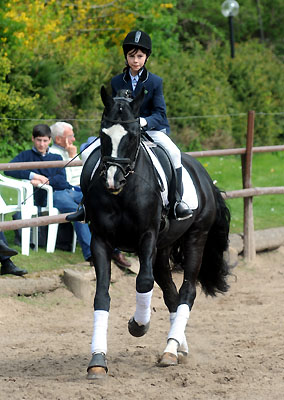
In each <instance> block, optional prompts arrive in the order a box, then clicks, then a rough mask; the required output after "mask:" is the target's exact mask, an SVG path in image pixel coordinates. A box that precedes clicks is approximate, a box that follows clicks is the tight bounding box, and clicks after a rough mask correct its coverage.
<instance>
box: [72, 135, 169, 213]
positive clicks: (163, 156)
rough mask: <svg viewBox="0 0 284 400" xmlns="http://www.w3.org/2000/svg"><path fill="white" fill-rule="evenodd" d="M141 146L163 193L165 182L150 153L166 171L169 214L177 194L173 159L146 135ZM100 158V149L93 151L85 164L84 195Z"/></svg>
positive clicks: (166, 206) (82, 180) (82, 179)
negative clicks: (150, 153)
mask: <svg viewBox="0 0 284 400" xmlns="http://www.w3.org/2000/svg"><path fill="white" fill-rule="evenodd" d="M140 146H142V149H143V151H144V152H145V154H146V155H147V157H148V158H149V160H150V162H151V164H152V166H153V171H154V175H155V176H156V179H157V181H158V182H159V184H160V188H161V192H162V191H163V190H164V189H165V188H164V185H163V180H162V178H161V176H160V174H159V172H158V171H157V169H156V167H155V165H154V163H153V160H152V157H151V156H150V155H149V151H151V152H152V153H153V154H154V156H155V157H156V158H157V160H158V162H159V163H160V165H161V167H162V170H163V171H164V175H165V177H166V184H167V192H168V205H165V204H164V209H165V210H164V211H165V213H166V214H168V212H169V210H170V209H172V207H173V205H174V203H175V193H176V172H175V168H174V165H173V163H172V160H171V157H170V155H169V154H168V152H167V150H166V149H165V148H163V147H162V146H161V145H160V144H156V143H153V141H152V140H151V139H150V140H149V138H148V137H146V136H144V135H143V137H142V142H141V144H140ZM146 146H147V147H148V149H146ZM100 156H101V152H100V147H97V148H96V149H94V150H93V152H92V153H91V154H90V156H89V157H88V158H87V160H86V162H85V164H84V169H83V173H82V174H81V182H80V185H81V189H82V192H83V193H87V191H88V187H89V186H90V183H91V181H92V178H93V176H94V172H95V168H96V167H98V165H99V160H100Z"/></svg>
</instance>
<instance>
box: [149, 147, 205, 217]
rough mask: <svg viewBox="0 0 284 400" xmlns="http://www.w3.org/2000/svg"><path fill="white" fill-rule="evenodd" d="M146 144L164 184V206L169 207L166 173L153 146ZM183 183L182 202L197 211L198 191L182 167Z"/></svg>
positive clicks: (162, 194)
mask: <svg viewBox="0 0 284 400" xmlns="http://www.w3.org/2000/svg"><path fill="white" fill-rule="evenodd" d="M144 144H145V149H146V150H147V152H148V154H149V156H150V157H151V160H152V162H153V165H154V167H155V168H156V170H157V172H158V174H159V176H160V178H161V181H162V182H163V186H164V191H161V197H162V200H163V204H164V206H167V205H168V204H169V200H168V185H167V179H166V176H165V172H164V170H163V168H162V166H161V164H160V162H159V160H158V158H157V157H156V155H155V154H154V153H153V152H152V151H151V147H152V146H153V145H152V143H151V144H150V146H148V145H147V142H145V143H144ZM182 183H183V196H182V200H183V201H185V202H186V204H187V205H188V206H189V207H190V208H191V209H192V210H196V208H197V207H198V197H197V193H196V189H195V186H194V184H193V182H192V179H191V176H190V174H189V173H188V171H187V170H186V169H185V168H184V167H182Z"/></svg>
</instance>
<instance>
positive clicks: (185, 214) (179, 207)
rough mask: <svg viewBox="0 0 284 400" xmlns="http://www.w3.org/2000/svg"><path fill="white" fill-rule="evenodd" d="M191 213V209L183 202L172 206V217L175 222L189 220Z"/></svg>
mask: <svg viewBox="0 0 284 400" xmlns="http://www.w3.org/2000/svg"><path fill="white" fill-rule="evenodd" d="M192 215H193V212H192V210H191V208H189V206H188V205H187V204H186V202H185V201H183V200H181V201H177V202H176V203H175V205H174V217H175V219H176V220H177V221H183V220H185V219H188V218H191V217H192Z"/></svg>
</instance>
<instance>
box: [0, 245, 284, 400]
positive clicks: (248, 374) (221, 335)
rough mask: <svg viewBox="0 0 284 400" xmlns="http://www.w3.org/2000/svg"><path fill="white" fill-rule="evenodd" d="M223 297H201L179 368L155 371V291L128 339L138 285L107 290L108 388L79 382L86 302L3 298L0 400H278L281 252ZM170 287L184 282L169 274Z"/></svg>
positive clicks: (85, 358)
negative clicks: (145, 328)
mask: <svg viewBox="0 0 284 400" xmlns="http://www.w3.org/2000/svg"><path fill="white" fill-rule="evenodd" d="M233 273H234V275H233V276H231V277H230V284H231V289H230V291H229V292H228V294H226V295H225V296H222V295H220V296H218V297H216V298H214V299H212V298H206V297H205V296H204V294H202V293H201V292H200V291H198V296H197V299H196V302H195V306H194V308H193V311H192V313H191V315H190V319H189V323H188V327H187V338H188V343H189V346H190V354H189V356H188V359H187V363H186V364H180V365H178V366H176V367H168V368H158V367H157V365H156V362H157V359H158V357H159V356H160V354H161V353H162V351H163V350H164V348H165V345H166V337H167V332H168V328H169V320H168V313H167V310H166V307H165V305H164V303H163V300H162V296H161V291H160V289H159V288H158V287H155V288H154V295H153V301H152V308H153V312H152V319H151V326H150V330H149V332H148V333H147V335H146V336H145V337H143V338H133V337H131V336H130V335H129V334H128V331H127V321H128V319H129V318H130V317H131V316H132V315H133V312H134V300H135V276H133V275H123V276H121V277H120V278H119V279H118V281H117V282H116V283H114V284H112V286H111V297H112V303H111V314H110V324H109V349H108V366H109V374H108V377H107V379H105V380H103V381H99V382H97V381H96V382H95V383H92V382H90V381H88V380H86V367H87V365H88V362H89V358H90V342H91V336H92V325H93V309H92V299H90V301H89V303H88V302H87V303H86V302H83V301H82V300H79V299H78V298H76V297H75V296H74V295H73V294H72V293H71V292H69V291H68V290H67V289H65V288H59V289H57V290H55V291H54V292H51V293H47V294H42V295H38V296H33V297H29V298H25V299H24V300H23V299H22V298H20V297H7V296H6V297H1V299H0V300H1V308H0V335H1V357H0V399H1V400H8V399H13V400H18V399H19V400H20V399H21V400H22V399H27V400H39V399H52V400H67V399H68V400H70V399H71V400H73V399H74V400H85V399H86V400H87V399H96V400H97V399H107V400H128V399H129V400H130V399H131V400H133V399H138V400H141V399H147V400H165V399H177V400H182V399H186V400H188V399H191V400H199V399H200V400H212V399H226V400H233V399H238V400H243V399H245V400H252V399H253V400H267V399H269V400H280V399H283V398H284V394H283V393H284V333H283V332H284V329H283V304H284V247H281V248H279V249H278V250H276V251H271V252H267V253H262V254H258V255H257V259H256V261H255V262H254V263H253V264H250V265H245V264H244V263H243V262H242V261H241V262H240V263H239V265H238V266H237V267H236V268H235V269H234V270H233ZM175 278H176V280H177V282H180V281H181V275H180V274H175Z"/></svg>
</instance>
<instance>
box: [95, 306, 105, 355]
mask: <svg viewBox="0 0 284 400" xmlns="http://www.w3.org/2000/svg"><path fill="white" fill-rule="evenodd" d="M108 316H109V312H108V311H103V310H97V311H95V312H94V331H93V337H92V346H91V351H92V354H93V353H104V354H106V353H107V328H108Z"/></svg>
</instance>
